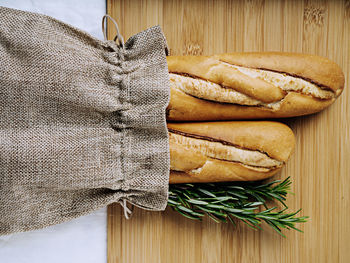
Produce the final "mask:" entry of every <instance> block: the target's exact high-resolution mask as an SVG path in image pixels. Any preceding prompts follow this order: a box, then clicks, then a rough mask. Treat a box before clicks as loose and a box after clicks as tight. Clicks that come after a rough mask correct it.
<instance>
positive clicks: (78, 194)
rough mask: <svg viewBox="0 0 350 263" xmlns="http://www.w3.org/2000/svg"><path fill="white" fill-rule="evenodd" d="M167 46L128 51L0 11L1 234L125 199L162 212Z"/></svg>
mask: <svg viewBox="0 0 350 263" xmlns="http://www.w3.org/2000/svg"><path fill="white" fill-rule="evenodd" d="M165 50H166V43H165V39H164V36H163V34H162V32H161V29H160V28H159V27H153V28H150V29H148V30H146V31H144V32H141V33H139V34H137V35H135V36H133V37H131V38H130V39H129V40H128V41H127V42H126V43H125V48H124V49H123V48H121V47H119V46H118V45H117V44H116V43H115V42H113V41H100V40H98V39H95V38H93V37H91V36H90V35H88V34H87V33H85V32H83V31H81V30H78V29H76V28H74V27H72V26H69V25H67V24H64V23H62V22H60V21H57V20H55V19H53V18H50V17H48V16H44V15H39V14H34V13H29V12H23V11H18V10H13V9H8V8H2V7H0V234H8V233H12V232H18V231H27V230H32V229H37V228H42V227H45V226H48V225H52V224H57V223H61V222H63V221H66V220H69V219H72V218H75V217H78V216H81V215H83V214H87V213H89V212H91V211H93V210H95V209H98V208H100V207H103V206H106V205H107V204H110V203H112V202H116V201H118V200H121V199H126V200H128V201H129V202H130V203H132V204H134V205H136V206H138V207H141V208H145V209H149V210H163V209H165V206H166V204H167V193H168V179H169V149H168V147H169V146H168V134H167V128H166V122H165V108H166V106H167V104H168V100H169V84H168V79H169V77H168V71H167V64H166V58H165Z"/></svg>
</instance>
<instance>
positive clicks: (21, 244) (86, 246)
mask: <svg viewBox="0 0 350 263" xmlns="http://www.w3.org/2000/svg"><path fill="white" fill-rule="evenodd" d="M0 5H1V6H6V7H11V8H16V9H20V10H25V11H31V12H36V13H42V14H46V15H50V16H52V17H54V18H57V19H59V20H62V21H64V22H66V23H69V24H71V25H73V26H75V27H78V28H80V29H83V30H85V31H87V32H89V33H90V34H91V35H93V36H95V37H97V38H100V39H103V34H102V30H101V19H102V16H103V15H104V14H105V12H106V2H105V0H81V1H79V0H60V1H54V0H51V1H50V0H46V1H45V0H0ZM0 19H1V18H0ZM0 262H1V263H22V262H30V263H41V262H45V263H48V262H50V263H55V262H60V263H65V262H74V263H79V262H84V263H90V262H91V263H92V262H93V263H100V262H101V263H102V262H103V263H105V262H107V212H106V209H105V208H104V209H101V210H99V211H96V212H95V213H92V214H90V215H87V216H83V217H80V218H77V219H75V220H73V221H70V222H66V223H63V224H59V225H56V226H52V227H48V228H45V229H42V230H36V231H30V232H25V233H17V234H12V235H7V236H0Z"/></svg>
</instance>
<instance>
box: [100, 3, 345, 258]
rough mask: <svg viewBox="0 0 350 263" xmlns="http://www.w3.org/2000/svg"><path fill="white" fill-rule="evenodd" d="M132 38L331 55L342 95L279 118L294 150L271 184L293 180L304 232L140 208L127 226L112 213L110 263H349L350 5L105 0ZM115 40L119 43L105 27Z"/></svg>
mask: <svg viewBox="0 0 350 263" xmlns="http://www.w3.org/2000/svg"><path fill="white" fill-rule="evenodd" d="M107 8H108V13H109V14H110V15H111V16H112V17H114V18H115V19H116V20H117V22H118V23H119V26H120V31H121V33H122V34H123V35H124V38H125V39H127V38H128V37H130V36H131V35H133V34H135V33H138V32H140V31H142V30H144V29H146V28H148V27H150V26H153V25H157V24H159V25H161V27H162V29H163V31H164V33H165V35H166V38H167V42H168V45H169V47H170V50H171V54H173V55H182V54H194V55H199V54H204V55H209V54H215V53H219V52H233V51H286V52H304V53H311V54H316V55H321V56H326V57H328V58H330V59H332V60H334V61H335V62H337V63H338V64H339V65H340V66H341V67H342V69H343V71H344V73H345V79H346V88H345V91H344V92H343V94H342V95H341V97H340V98H339V99H338V100H337V101H336V102H335V103H334V104H333V105H332V106H331V107H329V108H328V109H326V110H324V111H323V112H321V113H319V114H315V115H311V116H306V117H300V118H292V119H288V120H281V121H283V122H285V123H287V124H288V125H289V126H290V127H291V128H292V129H293V131H294V132H295V134H296V138H297V144H296V151H295V153H294V155H293V157H292V158H291V160H290V161H289V162H288V163H287V166H286V167H285V168H284V169H283V171H282V173H280V174H279V175H278V176H275V178H279V177H280V178H285V177H287V176H291V178H292V181H293V185H292V186H293V187H292V191H293V192H294V193H295V195H289V198H288V201H287V204H288V205H289V207H290V208H291V209H292V210H295V209H298V208H300V207H302V208H303V211H302V215H308V216H310V220H309V222H308V223H306V224H305V225H303V226H302V229H303V230H304V234H301V233H298V232H296V231H285V232H284V233H285V234H286V235H287V238H281V237H280V236H278V235H277V234H275V233H274V232H273V231H272V230H270V229H269V228H268V227H267V226H266V225H265V226H263V227H264V228H265V230H264V231H253V230H251V229H249V228H247V227H245V226H244V225H242V224H240V225H238V227H233V226H231V225H228V224H216V223H213V222H210V221H209V220H204V221H203V222H193V221H191V220H189V219H186V218H183V217H181V216H179V215H177V214H176V213H175V212H173V211H171V210H170V209H167V210H166V211H165V212H147V211H142V210H140V209H136V211H135V214H134V215H133V217H132V219H130V220H125V219H124V218H123V216H122V213H121V209H120V207H119V205H118V204H115V205H111V206H109V208H108V261H109V263H114V262H137V263H140V262H152V263H154V262H167V263H170V262H317V263H319V262H349V258H350V245H349V244H350V220H349V218H350V106H349V105H350V87H349V85H348V84H347V83H348V80H349V79H350V49H349V47H350V1H349V0H345V1H325V0H324V1H287V0H286V1H272V0H271V1H268V0H265V1H263V0H257V1H252V0H248V1H214V0H211V1H210V0H203V1H197V0H192V1H190V0H187V1H186V0H170V1H169V0H164V1H160V0H129V1H127V0H125V1H122V0H115V1H114V0H108V1H107ZM109 29H110V30H109V37H110V39H111V38H112V37H113V36H114V34H115V31H114V29H113V27H109Z"/></svg>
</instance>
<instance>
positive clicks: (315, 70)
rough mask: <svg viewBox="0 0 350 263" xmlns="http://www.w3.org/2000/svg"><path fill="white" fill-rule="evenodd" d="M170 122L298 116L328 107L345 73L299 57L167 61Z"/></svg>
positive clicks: (266, 55) (249, 55)
mask: <svg viewBox="0 0 350 263" xmlns="http://www.w3.org/2000/svg"><path fill="white" fill-rule="evenodd" d="M167 61H168V68H169V73H170V87H171V98H170V103H169V106H168V108H167V119H168V120H170V121H209V120H235V119H259V118H281V117H293V116H301V115H306V114H311V113H315V112H318V111H321V110H322V109H324V108H326V107H328V106H329V105H330V104H332V103H333V102H334V101H335V99H336V98H337V97H338V96H339V95H340V94H341V92H342V91H343V88H344V74H343V72H342V70H341V69H340V67H339V66H338V65H337V64H336V63H334V62H332V61H330V60H328V59H327V58H323V57H319V56H313V55H305V54H297V53H279V52H268V53H231V54H221V55H215V56H211V57H209V56H170V57H167Z"/></svg>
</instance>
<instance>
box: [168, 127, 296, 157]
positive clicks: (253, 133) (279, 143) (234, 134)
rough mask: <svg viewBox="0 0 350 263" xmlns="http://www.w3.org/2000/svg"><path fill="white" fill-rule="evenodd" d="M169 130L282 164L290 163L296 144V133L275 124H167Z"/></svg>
mask: <svg viewBox="0 0 350 263" xmlns="http://www.w3.org/2000/svg"><path fill="white" fill-rule="evenodd" d="M167 126H168V130H169V131H170V132H180V133H181V134H185V136H187V135H186V134H188V136H189V137H191V135H192V136H198V137H199V138H201V137H203V138H209V139H212V140H214V141H220V142H224V143H225V142H227V143H229V144H232V145H235V146H238V147H240V148H243V149H249V150H257V151H260V152H263V153H266V154H267V155H268V156H270V157H271V158H274V159H276V160H279V161H283V162H285V161H287V160H288V158H289V156H290V154H291V153H292V151H293V149H294V144H295V138H294V134H293V131H292V130H291V129H290V128H289V127H288V126H287V125H285V124H282V123H279V122H272V121H235V122H233V121H231V122H198V123H168V125H167Z"/></svg>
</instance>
